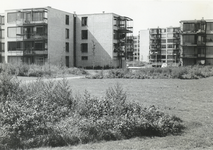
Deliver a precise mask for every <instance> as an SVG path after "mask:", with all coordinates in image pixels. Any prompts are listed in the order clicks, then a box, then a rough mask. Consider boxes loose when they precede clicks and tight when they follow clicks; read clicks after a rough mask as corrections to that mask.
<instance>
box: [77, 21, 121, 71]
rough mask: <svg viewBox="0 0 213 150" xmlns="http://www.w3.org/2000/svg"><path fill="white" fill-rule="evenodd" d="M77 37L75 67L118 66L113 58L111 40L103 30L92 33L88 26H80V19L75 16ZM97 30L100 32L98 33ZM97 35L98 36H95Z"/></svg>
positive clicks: (116, 60)
mask: <svg viewBox="0 0 213 150" xmlns="http://www.w3.org/2000/svg"><path fill="white" fill-rule="evenodd" d="M76 19H77V21H76V22H77V25H76V26H77V27H80V28H77V32H78V33H77V37H76V41H77V42H76V57H77V58H76V61H77V67H83V68H94V67H95V68H104V67H105V68H108V67H114V68H117V67H118V66H119V62H118V59H117V58H116V55H115V57H114V58H113V51H114V47H113V41H111V42H110V41H108V40H110V39H109V38H108V37H107V36H106V35H105V31H106V32H109V31H108V30H105V31H101V32H100V30H96V32H94V31H93V33H92V32H91V31H90V30H92V29H91V28H88V26H82V24H81V20H80V19H79V18H78V17H77V18H76ZM98 31H99V32H100V33H98ZM97 37H98V38H97ZM112 40H113V39H112Z"/></svg>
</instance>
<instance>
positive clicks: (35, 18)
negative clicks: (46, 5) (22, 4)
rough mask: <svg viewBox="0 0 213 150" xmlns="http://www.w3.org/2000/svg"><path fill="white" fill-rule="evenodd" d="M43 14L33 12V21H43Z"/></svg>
mask: <svg viewBox="0 0 213 150" xmlns="http://www.w3.org/2000/svg"><path fill="white" fill-rule="evenodd" d="M43 19H44V13H43V12H33V21H43Z"/></svg>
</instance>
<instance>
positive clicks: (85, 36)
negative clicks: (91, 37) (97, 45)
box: [81, 30, 88, 39]
mask: <svg viewBox="0 0 213 150" xmlns="http://www.w3.org/2000/svg"><path fill="white" fill-rule="evenodd" d="M81 38H82V39H87V38H88V31H87V30H82V31H81Z"/></svg>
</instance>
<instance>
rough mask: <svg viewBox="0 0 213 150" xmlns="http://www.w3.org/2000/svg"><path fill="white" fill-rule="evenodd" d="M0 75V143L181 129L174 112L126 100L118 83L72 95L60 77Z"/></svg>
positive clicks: (60, 142)
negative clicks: (27, 79) (23, 80)
mask: <svg viewBox="0 0 213 150" xmlns="http://www.w3.org/2000/svg"><path fill="white" fill-rule="evenodd" d="M2 76H3V75H2ZM0 81H1V82H0V87H2V89H1V93H0V94H1V97H0V98H1V99H0V133H1V134H2V139H0V144H1V145H3V147H4V146H7V147H6V149H17V148H21V149H28V148H31V147H40V146H53V147H55V146H66V145H73V144H78V143H88V142H96V141H101V140H107V141H108V140H120V139H127V138H132V137H135V136H166V135H168V134H178V133H181V131H182V129H183V125H182V123H181V122H182V121H181V119H179V118H177V117H175V116H170V115H168V114H165V113H163V112H161V111H159V110H158V109H157V108H156V107H154V106H151V107H149V108H143V107H142V106H141V105H139V104H136V103H133V102H131V103H130V102H127V95H126V92H125V91H123V89H122V87H121V86H120V85H118V84H117V85H115V86H114V87H111V88H109V89H107V90H106V95H105V96H104V97H102V98H97V97H94V96H91V95H90V94H89V93H88V92H85V93H84V95H80V96H78V97H73V96H72V90H71V89H70V88H69V85H68V82H67V81H66V80H62V81H58V82H52V81H46V82H45V81H42V80H37V81H36V82H35V83H28V84H25V85H23V84H19V82H16V80H15V79H13V80H11V77H10V76H8V75H5V77H2V78H0ZM3 85H4V86H3ZM4 88H6V89H4Z"/></svg>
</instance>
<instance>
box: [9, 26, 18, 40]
mask: <svg viewBox="0 0 213 150" xmlns="http://www.w3.org/2000/svg"><path fill="white" fill-rule="evenodd" d="M17 34H21V28H20V27H9V28H8V30H7V37H13V38H14V37H16V36H17Z"/></svg>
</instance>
